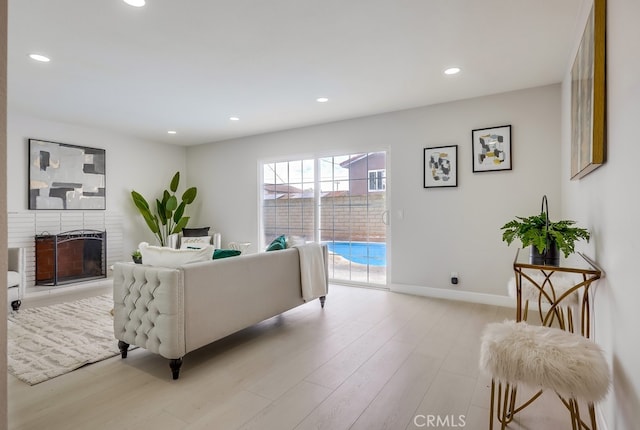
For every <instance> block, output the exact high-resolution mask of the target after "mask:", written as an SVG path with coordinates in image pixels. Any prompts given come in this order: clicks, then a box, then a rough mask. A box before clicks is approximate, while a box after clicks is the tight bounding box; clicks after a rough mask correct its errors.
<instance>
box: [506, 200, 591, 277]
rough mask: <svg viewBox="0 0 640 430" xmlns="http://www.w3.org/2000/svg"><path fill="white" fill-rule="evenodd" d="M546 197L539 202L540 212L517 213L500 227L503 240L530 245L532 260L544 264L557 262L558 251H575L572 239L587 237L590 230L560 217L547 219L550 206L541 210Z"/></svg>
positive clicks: (570, 252) (533, 262)
mask: <svg viewBox="0 0 640 430" xmlns="http://www.w3.org/2000/svg"><path fill="white" fill-rule="evenodd" d="M546 203H547V198H546V196H544V197H543V198H542V206H543V209H542V210H541V212H540V214H539V215H532V216H529V217H519V216H517V217H516V218H515V219H513V220H511V221H509V222H508V223H506V224H505V225H503V226H502V227H501V230H503V233H502V240H503V241H505V242H507V244H508V245H511V242H513V241H514V240H515V239H519V240H520V242H522V247H523V248H524V247H527V246H531V257H530V261H531V264H546V265H552V266H558V265H559V262H560V251H562V253H563V254H564V256H565V258H566V257H568V256H569V255H571V254H573V253H574V252H575V243H576V242H577V241H578V240H581V239H584V240H586V241H587V242H588V241H589V238H590V235H589V232H588V231H587V230H586V229H584V228H580V227H575V226H574V225H575V223H576V222H575V221H571V220H562V221H556V222H552V221H550V220H549V208H548V206H547V209H546V212H545V210H544V207H545V204H546Z"/></svg>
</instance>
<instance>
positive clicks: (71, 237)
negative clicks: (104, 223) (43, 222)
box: [36, 230, 107, 285]
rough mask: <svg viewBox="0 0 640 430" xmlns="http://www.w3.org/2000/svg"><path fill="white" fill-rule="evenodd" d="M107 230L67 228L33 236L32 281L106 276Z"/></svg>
mask: <svg viewBox="0 0 640 430" xmlns="http://www.w3.org/2000/svg"><path fill="white" fill-rule="evenodd" d="M106 258H107V232H106V231H99V230H71V231H66V232H64V233H59V234H42V235H38V236H36V285H61V284H69V283H72V282H80V281H86V280H91V279H97V278H106V276H107V271H106Z"/></svg>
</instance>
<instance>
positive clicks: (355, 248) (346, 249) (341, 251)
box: [326, 242, 387, 266]
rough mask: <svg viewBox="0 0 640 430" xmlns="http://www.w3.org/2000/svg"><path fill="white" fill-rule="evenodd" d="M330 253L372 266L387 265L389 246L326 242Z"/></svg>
mask: <svg viewBox="0 0 640 430" xmlns="http://www.w3.org/2000/svg"><path fill="white" fill-rule="evenodd" d="M326 243H327V247H328V248H329V252H333V253H334V254H338V255H341V256H342V257H344V258H346V259H347V260H349V261H353V262H354V263H360V264H368V265H370V266H386V265H387V244H386V243H384V242H326Z"/></svg>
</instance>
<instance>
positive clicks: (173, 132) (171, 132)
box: [167, 130, 177, 134]
mask: <svg viewBox="0 0 640 430" xmlns="http://www.w3.org/2000/svg"><path fill="white" fill-rule="evenodd" d="M167 133H168V134H176V133H177V131H175V130H169V131H167Z"/></svg>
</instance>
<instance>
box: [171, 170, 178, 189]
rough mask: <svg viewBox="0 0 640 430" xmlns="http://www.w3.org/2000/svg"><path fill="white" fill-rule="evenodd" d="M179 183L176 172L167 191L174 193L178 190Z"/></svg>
mask: <svg viewBox="0 0 640 430" xmlns="http://www.w3.org/2000/svg"><path fill="white" fill-rule="evenodd" d="M179 183H180V172H179V171H178V172H176V174H175V175H173V178H172V179H171V184H170V185H169V189H170V190H171V192H173V193H175V192H176V191H177V190H178V184H179Z"/></svg>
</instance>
